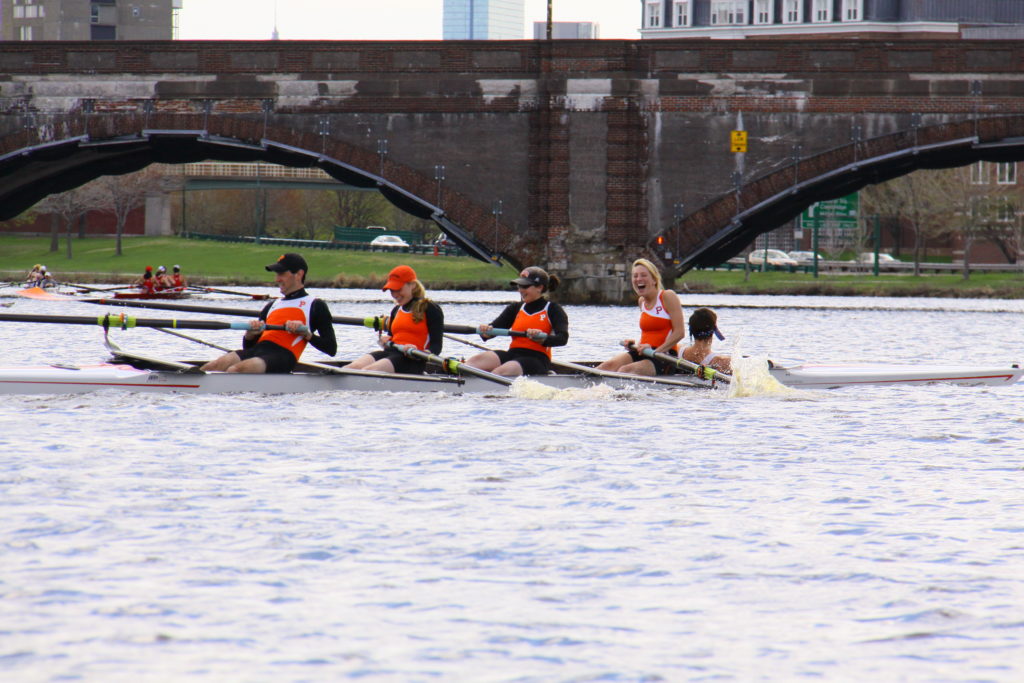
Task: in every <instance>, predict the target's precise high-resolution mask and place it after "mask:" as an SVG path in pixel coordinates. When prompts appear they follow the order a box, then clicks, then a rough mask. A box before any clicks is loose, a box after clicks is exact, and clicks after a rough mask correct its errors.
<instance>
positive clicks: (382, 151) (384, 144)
mask: <svg viewBox="0 0 1024 683" xmlns="http://www.w3.org/2000/svg"><path fill="white" fill-rule="evenodd" d="M377 155H378V156H379V157H380V173H379V174H378V175H380V177H381V178H383V177H384V157H386V156H387V155H388V139H387V138H378V139H377Z"/></svg>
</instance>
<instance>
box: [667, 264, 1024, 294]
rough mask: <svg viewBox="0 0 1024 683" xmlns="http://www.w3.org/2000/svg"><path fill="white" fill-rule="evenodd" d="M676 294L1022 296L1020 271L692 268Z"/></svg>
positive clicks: (678, 283) (1023, 276)
mask: <svg viewBox="0 0 1024 683" xmlns="http://www.w3.org/2000/svg"><path fill="white" fill-rule="evenodd" d="M675 288H676V290H677V291H680V292H699V293H703V292H708V293H710V292H715V293H718V294H789V295H802V296H892V297H907V296H920V297H949V298H980V299H986V298H991V299H1021V298H1024V274H1022V273H973V274H972V275H971V277H970V279H968V280H964V279H963V277H962V276H961V275H960V274H959V273H956V274H941V275H933V274H927V275H920V276H916V277H915V276H913V275H909V274H907V275H905V274H899V275H896V274H881V275H878V276H877V277H876V276H874V275H871V274H868V273H858V274H853V273H830V274H824V273H819V276H818V278H817V279H815V278H814V276H813V275H812V274H810V273H783V272H768V273H761V272H751V273H750V277H749V279H746V280H744V275H743V271H742V270H731V271H725V270H696V271H690V272H688V273H686V274H685V275H683V276H682V277H680V278H679V279H677V280H676V287H675Z"/></svg>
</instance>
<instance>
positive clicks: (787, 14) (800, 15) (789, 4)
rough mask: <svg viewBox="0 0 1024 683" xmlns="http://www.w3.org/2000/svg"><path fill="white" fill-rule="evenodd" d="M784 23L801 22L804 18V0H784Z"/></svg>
mask: <svg viewBox="0 0 1024 683" xmlns="http://www.w3.org/2000/svg"><path fill="white" fill-rule="evenodd" d="M784 2H785V4H784V5H783V14H782V23H783V24H799V23H800V22H802V21H803V20H804V3H803V0H784Z"/></svg>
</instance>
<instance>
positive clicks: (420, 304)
mask: <svg viewBox="0 0 1024 683" xmlns="http://www.w3.org/2000/svg"><path fill="white" fill-rule="evenodd" d="M383 291H386V292H390V294H391V298H392V299H394V300H395V307H394V308H392V309H391V313H390V314H389V315H388V318H387V321H386V322H385V325H384V332H385V335H384V336H382V337H381V340H380V342H381V346H385V345H387V344H388V342H391V343H392V344H395V345H398V346H411V347H414V348H416V349H419V350H420V351H426V352H427V353H432V354H434V355H435V356H436V355H437V354H439V353H441V346H442V342H443V341H444V312H443V311H442V310H441V307H440V306H438V305H437V304H435V303H434V302H433V301H431V300H430V299H428V298H427V292H426V288H424V286H423V283H422V282H420V281H419V279H417V277H416V271H414V270H413V269H412V268H410V267H409V266H396V267H395V268H394V269H393V270H392V271H391V273H389V274H388V280H387V282H386V283H385V284H384V287H383ZM348 367H349V368H352V369H354V370H377V371H380V372H401V373H405V374H417V375H418V374H421V373H422V372H423V370H424V368H425V367H426V361H423V360H420V359H418V358H409V357H407V356H406V355H405V354H403V353H402V352H401V351H399V350H398V349H395V348H393V347H390V346H388V347H387V348H384V349H382V350H380V351H374V352H373V353H367V354H365V355H363V356H360V357H359V358H357V359H355V360H354V361H352V362H351V363H349V364H348Z"/></svg>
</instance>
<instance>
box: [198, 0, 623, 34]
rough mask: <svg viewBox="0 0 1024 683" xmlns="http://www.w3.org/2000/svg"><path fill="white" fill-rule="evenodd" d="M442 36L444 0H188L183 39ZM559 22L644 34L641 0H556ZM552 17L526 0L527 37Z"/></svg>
mask: <svg viewBox="0 0 1024 683" xmlns="http://www.w3.org/2000/svg"><path fill="white" fill-rule="evenodd" d="M275 6H276V10H277V30H278V33H279V34H280V37H281V39H282V40H440V39H441V10H442V7H443V6H444V0H276V1H275V0H183V7H182V10H181V16H180V21H179V30H178V37H179V38H180V39H182V40H217V39H221V40H265V39H269V38H270V36H271V33H272V31H273V29H274V12H275ZM552 14H553V18H554V21H594V22H597V23H598V24H600V35H601V37H602V38H630V39H637V38H639V37H640V34H639V32H638V29H639V26H640V2H639V0H552ZM546 18H547V0H526V22H525V24H526V25H525V26H524V27H523V37H524V38H532V37H533V22H534V21H545V20H546Z"/></svg>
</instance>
